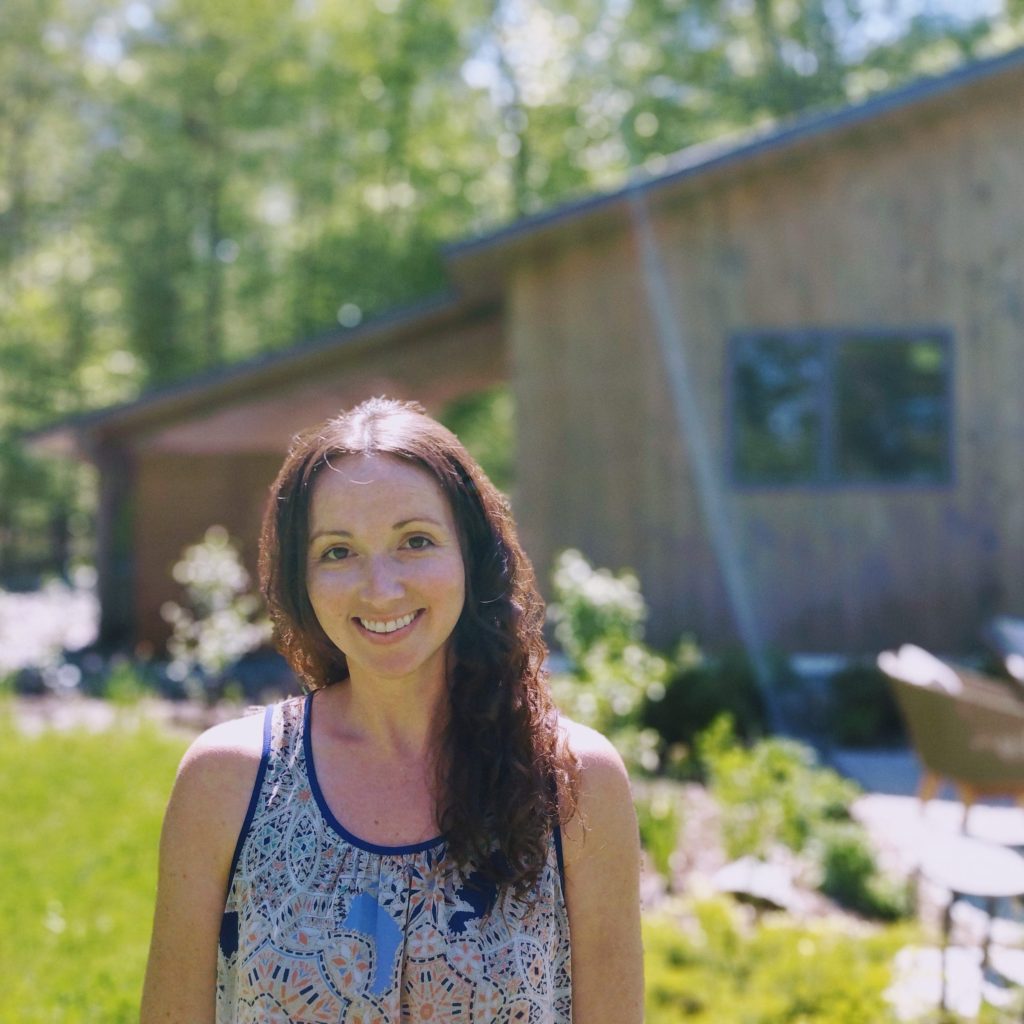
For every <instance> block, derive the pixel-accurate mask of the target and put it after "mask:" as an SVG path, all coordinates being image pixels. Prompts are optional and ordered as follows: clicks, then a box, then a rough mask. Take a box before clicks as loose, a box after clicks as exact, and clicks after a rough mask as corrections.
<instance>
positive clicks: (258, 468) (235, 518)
mask: <svg viewBox="0 0 1024 1024" xmlns="http://www.w3.org/2000/svg"><path fill="white" fill-rule="evenodd" d="M280 464H281V456H280V455H277V454H275V455H244V454H243V455H233V456H231V457H230V458H224V457H218V456H209V455H175V454H166V453H160V454H150V455H148V456H147V457H146V458H145V459H142V460H140V462H139V468H138V474H137V483H136V508H135V511H136V516H135V600H136V608H137V612H136V628H137V635H138V637H139V638H140V640H141V641H142V642H143V643H144V644H145V645H146V646H147V647H148V648H150V649H158V648H159V646H160V645H161V644H162V643H163V641H164V640H166V638H167V636H168V634H169V629H168V626H167V623H166V622H165V621H164V620H163V618H162V617H161V615H160V607H161V605H162V604H163V603H164V602H165V601H168V600H175V601H179V602H180V601H182V600H183V597H184V592H183V590H182V588H181V587H180V586H179V585H178V584H177V583H175V582H174V581H173V579H172V577H171V570H172V569H173V567H174V564H175V563H176V562H177V561H178V560H179V559H180V558H181V555H182V552H183V550H184V548H185V546H186V545H188V544H194V543H196V542H198V541H200V540H202V537H203V534H204V533H205V532H206V530H207V528H208V527H210V526H212V525H214V524H219V525H221V526H223V527H225V528H226V529H227V531H228V532H229V533H230V534H231V536H232V537H234V538H235V539H236V540H237V541H239V542H240V544H241V553H242V558H243V561H244V562H245V565H246V567H247V568H248V570H249V572H250V574H251V576H252V584H253V589H255V588H256V554H257V543H258V539H259V527H260V521H261V518H262V515H263V505H264V499H265V496H266V494H267V489H268V488H269V486H270V484H271V483H272V482H273V479H274V476H275V475H276V474H277V470H278V468H279V467H280Z"/></svg>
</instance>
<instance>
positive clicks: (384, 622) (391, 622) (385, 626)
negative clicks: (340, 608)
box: [356, 609, 422, 636]
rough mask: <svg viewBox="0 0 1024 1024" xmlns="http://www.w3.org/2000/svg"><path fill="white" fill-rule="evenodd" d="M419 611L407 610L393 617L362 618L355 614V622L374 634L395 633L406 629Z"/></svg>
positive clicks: (417, 615) (386, 634) (385, 634)
mask: <svg viewBox="0 0 1024 1024" xmlns="http://www.w3.org/2000/svg"><path fill="white" fill-rule="evenodd" d="M420 611H422V609H420V610H419V611H415V612H409V613H408V614H407V615H401V616H399V617H398V618H394V619H364V618H361V617H359V616H358V615H357V616H356V622H358V623H359V625H360V626H362V627H363V629H365V630H366V631H367V633H373V634H374V635H376V636H388V635H390V634H391V633H397V632H399V631H400V630H403V629H408V627H409V626H411V625H412V623H413V622H414V621H415V619H417V618H418V617H419V614H420Z"/></svg>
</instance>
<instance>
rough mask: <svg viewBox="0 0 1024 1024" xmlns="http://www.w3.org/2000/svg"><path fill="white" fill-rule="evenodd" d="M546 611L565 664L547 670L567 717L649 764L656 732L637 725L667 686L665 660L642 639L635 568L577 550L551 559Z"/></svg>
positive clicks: (632, 759) (642, 608) (654, 760)
mask: <svg viewBox="0 0 1024 1024" xmlns="http://www.w3.org/2000/svg"><path fill="white" fill-rule="evenodd" d="M553 584H554V601H553V602H552V603H551V606H550V609H549V617H550V619H551V621H552V622H553V623H554V627H555V639H556V640H557V641H558V645H559V647H560V648H561V651H562V653H563V654H564V655H565V657H566V659H567V665H566V669H565V670H564V671H559V672H555V673H554V674H553V675H552V677H551V688H552V692H553V694H554V697H555V701H556V702H557V703H558V705H559V707H560V708H561V709H562V710H563V711H564V712H565V713H566V714H567V715H569V717H570V718H574V719H576V721H578V722H582V723H584V724H585V725H589V726H591V727H593V728H595V729H597V730H599V731H600V732H603V733H605V734H606V735H608V736H609V737H610V738H611V739H612V740H613V741H614V742H615V744H616V746H617V747H618V749H619V752H620V753H621V754H622V755H623V757H624V758H625V759H626V760H627V762H629V763H631V764H633V765H636V766H639V767H642V768H645V769H647V770H654V769H655V768H656V767H657V765H658V735H657V733H656V732H655V731H654V730H653V729H643V728H641V727H640V724H639V718H640V711H641V709H642V707H643V703H644V701H645V699H646V698H651V699H653V700H657V699H658V698H659V697H660V696H662V695H663V694H664V692H665V679H666V676H667V674H668V670H669V666H668V663H667V662H666V660H665V659H664V658H663V657H661V655H659V654H657V653H656V652H655V651H653V650H651V648H649V647H648V646H647V645H646V644H644V642H643V635H644V622H645V620H646V618H647V606H646V604H645V602H644V599H643V595H642V594H641V593H640V583H639V581H638V580H637V578H636V576H635V575H634V574H633V573H632V572H628V571H626V572H621V573H619V574H617V575H616V574H613V573H612V572H610V571H609V570H607V569H595V568H593V567H592V566H591V565H590V563H589V562H588V561H587V560H586V559H585V558H584V557H583V555H582V554H580V552H579V551H575V550H568V551H564V552H563V553H562V554H561V555H560V556H559V557H558V559H557V560H556V563H555V569H554V575H553Z"/></svg>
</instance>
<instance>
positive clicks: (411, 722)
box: [318, 675, 448, 761]
mask: <svg viewBox="0 0 1024 1024" xmlns="http://www.w3.org/2000/svg"><path fill="white" fill-rule="evenodd" d="M318 703H319V705H320V707H319V708H318V710H321V712H322V714H321V721H323V722H324V724H325V725H327V727H328V729H329V730H330V732H331V733H332V734H334V735H336V736H338V738H341V739H345V740H346V741H348V742H352V743H358V744H359V745H360V746H365V747H366V749H367V750H368V751H372V752H373V755H374V759H377V758H380V759H381V760H384V761H424V760H433V758H434V757H435V756H436V753H437V750H438V743H439V740H440V736H441V733H442V731H443V729H444V727H445V724H446V722H447V710H448V708H447V689H446V687H445V686H444V684H443V681H442V682H439V683H436V684H434V685H433V686H419V687H415V688H410V687H407V686H405V685H403V684H400V683H394V682H390V681H379V680H373V681H371V680H368V679H362V678H360V677H359V676H358V675H356V676H355V678H349V679H346V680H345V681H344V682H341V683H336V684H334V685H332V686H329V687H327V688H326V689H325V690H323V691H321V693H320V696H319V698H318Z"/></svg>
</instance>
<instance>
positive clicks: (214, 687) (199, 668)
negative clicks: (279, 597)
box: [160, 526, 271, 699]
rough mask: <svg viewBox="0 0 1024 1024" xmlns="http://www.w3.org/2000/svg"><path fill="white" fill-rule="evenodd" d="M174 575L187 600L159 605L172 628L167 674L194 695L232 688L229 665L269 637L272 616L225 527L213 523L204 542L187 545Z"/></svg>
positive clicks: (209, 697)
mask: <svg viewBox="0 0 1024 1024" xmlns="http://www.w3.org/2000/svg"><path fill="white" fill-rule="evenodd" d="M174 578H175V579H176V580H177V581H178V582H179V583H180V584H181V585H182V586H183V587H184V588H185V595H186V601H187V605H186V606H184V607H183V606H182V605H179V604H177V603H175V602H173V601H168V602H167V603H166V604H165V605H164V606H163V607H162V608H161V609H160V611H161V614H162V615H163V616H164V618H165V619H166V620H167V621H168V622H169V623H170V624H171V626H172V628H173V633H172V635H171V638H170V640H168V642H167V649H168V651H169V653H170V654H171V658H172V661H171V664H170V665H169V666H168V675H169V676H171V678H172V679H177V680H179V681H181V682H182V683H183V684H184V685H185V688H186V690H187V691H188V692H189V693H190V694H191V695H192V696H205V697H206V698H207V699H213V698H214V697H216V696H218V695H219V694H220V693H221V692H223V691H224V690H225V689H226V688H228V687H230V685H231V683H232V680H231V678H230V676H229V669H230V668H231V667H232V666H233V665H235V664H236V663H237V662H238V661H239V659H240V658H242V657H243V656H244V655H245V654H248V653H249V652H250V651H253V650H256V649H257V648H258V647H260V646H262V645H263V644H265V643H266V642H267V641H268V640H269V639H270V635H271V628H270V621H269V620H268V619H267V617H266V615H265V613H264V612H263V610H262V603H261V600H260V598H259V596H258V595H256V594H254V593H252V592H251V591H250V588H249V574H248V573H247V572H246V570H245V567H244V566H243V565H242V560H241V558H240V557H239V554H238V548H237V545H236V544H235V543H234V542H233V541H232V540H231V538H230V537H229V536H228V532H227V530H225V529H224V527H223V526H211V527H210V528H209V529H208V530H207V531H206V534H205V535H204V537H203V540H202V541H201V542H200V543H199V544H192V545H190V546H189V547H187V548H186V549H185V552H184V554H183V556H182V559H181V561H180V562H178V563H177V564H176V565H175V566H174Z"/></svg>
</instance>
